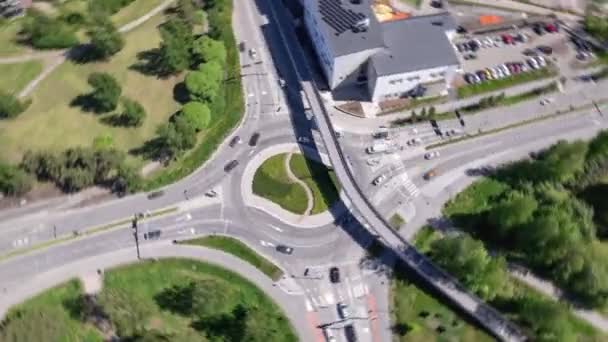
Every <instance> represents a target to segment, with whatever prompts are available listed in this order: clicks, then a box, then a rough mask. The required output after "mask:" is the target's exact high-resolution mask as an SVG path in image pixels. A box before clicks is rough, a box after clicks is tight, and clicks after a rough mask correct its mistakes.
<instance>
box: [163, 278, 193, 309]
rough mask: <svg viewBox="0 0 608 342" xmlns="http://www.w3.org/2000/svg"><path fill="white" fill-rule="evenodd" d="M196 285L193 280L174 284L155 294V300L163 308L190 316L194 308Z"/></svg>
mask: <svg viewBox="0 0 608 342" xmlns="http://www.w3.org/2000/svg"><path fill="white" fill-rule="evenodd" d="M194 287H195V284H194V283H193V282H190V283H188V284H183V285H173V286H171V287H169V288H166V289H164V290H163V291H162V292H160V293H159V294H157V295H156V296H154V301H156V304H157V305H158V306H159V307H160V308H161V309H163V310H167V311H171V312H172V313H176V314H180V315H183V316H189V315H191V314H192V312H193V310H194V306H193V299H194Z"/></svg>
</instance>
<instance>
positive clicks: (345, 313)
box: [337, 302, 350, 319]
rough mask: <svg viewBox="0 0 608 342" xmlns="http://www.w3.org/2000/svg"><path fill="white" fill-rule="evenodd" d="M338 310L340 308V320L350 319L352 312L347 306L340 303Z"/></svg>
mask: <svg viewBox="0 0 608 342" xmlns="http://www.w3.org/2000/svg"><path fill="white" fill-rule="evenodd" d="M337 308H338V315H339V316H340V318H342V319H348V318H349V317H350V310H349V308H348V305H347V304H345V303H342V302H340V303H338V305H337Z"/></svg>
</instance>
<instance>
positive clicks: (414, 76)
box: [303, 0, 460, 102]
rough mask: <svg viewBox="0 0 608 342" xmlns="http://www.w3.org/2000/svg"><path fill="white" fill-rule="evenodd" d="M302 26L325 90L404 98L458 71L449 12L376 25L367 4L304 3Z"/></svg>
mask: <svg viewBox="0 0 608 342" xmlns="http://www.w3.org/2000/svg"><path fill="white" fill-rule="evenodd" d="M303 5H304V23H305V26H306V29H307V31H308V34H309V36H310V38H311V40H312V42H313V45H314V49H315V52H316V54H317V56H318V59H319V63H320V65H321V68H322V70H323V73H324V75H325V78H326V80H327V83H328V85H329V87H330V88H331V89H332V90H335V89H337V88H340V87H350V86H361V87H364V86H366V87H367V92H368V95H369V98H370V100H372V101H374V102H379V101H383V100H388V99H394V98H399V97H404V96H406V95H407V93H408V92H409V91H411V90H412V89H414V88H416V86H418V85H420V84H428V83H439V82H443V83H445V86H446V88H447V87H449V83H450V81H451V78H452V77H453V75H454V74H455V73H456V72H458V71H460V63H459V60H458V57H457V56H456V51H455V50H454V47H453V45H452V43H451V39H452V37H453V35H454V34H455V33H456V27H457V25H456V23H455V22H454V20H453V18H452V17H451V16H450V15H449V14H448V13H441V14H436V15H429V16H419V17H411V18H408V19H402V20H393V21H385V22H379V21H378V19H377V18H376V16H375V15H374V13H373V11H372V8H371V4H370V3H369V0H303Z"/></svg>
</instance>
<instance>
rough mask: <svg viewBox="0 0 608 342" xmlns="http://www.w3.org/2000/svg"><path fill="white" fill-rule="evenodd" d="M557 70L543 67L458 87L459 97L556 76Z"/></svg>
mask: <svg viewBox="0 0 608 342" xmlns="http://www.w3.org/2000/svg"><path fill="white" fill-rule="evenodd" d="M556 74H557V72H556V71H555V70H554V69H553V68H543V69H538V70H533V71H530V72H522V73H520V74H517V75H513V76H509V77H506V78H503V79H498V80H490V81H486V82H483V83H480V84H469V85H465V86H462V87H460V88H458V98H465V97H469V96H474V95H479V94H483V93H487V92H491V91H496V90H500V89H504V88H508V87H512V86H515V85H518V84H522V83H527V82H531V81H536V80H540V79H543V78H548V77H552V76H555V75H556Z"/></svg>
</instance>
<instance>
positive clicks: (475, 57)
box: [462, 53, 477, 61]
mask: <svg viewBox="0 0 608 342" xmlns="http://www.w3.org/2000/svg"><path fill="white" fill-rule="evenodd" d="M462 58H464V60H465V61H468V60H471V59H477V55H476V54H474V53H466V54H464V55H463V56H462Z"/></svg>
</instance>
